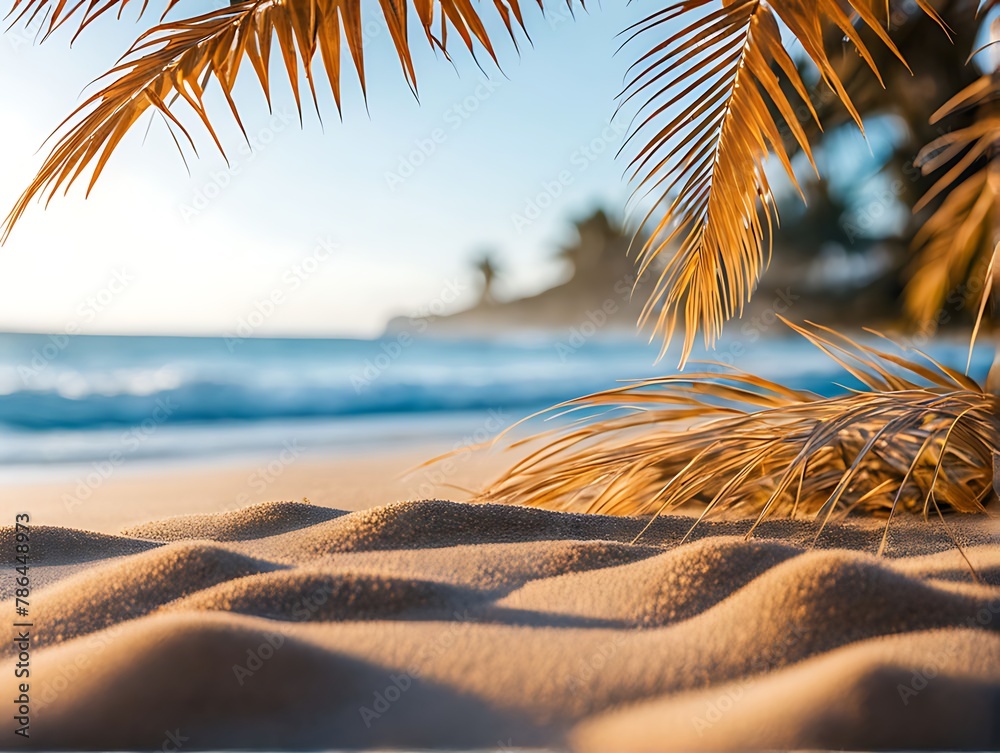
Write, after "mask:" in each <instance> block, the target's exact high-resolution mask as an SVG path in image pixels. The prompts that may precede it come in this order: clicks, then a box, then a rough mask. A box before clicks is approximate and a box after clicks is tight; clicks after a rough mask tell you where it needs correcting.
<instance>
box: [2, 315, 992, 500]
mask: <svg viewBox="0 0 1000 753" xmlns="http://www.w3.org/2000/svg"><path fill="white" fill-rule="evenodd" d="M736 345H738V346H739V347H734V345H733V343H732V342H726V341H724V342H723V344H722V346H721V348H720V349H719V351H718V352H717V353H716V357H721V358H723V359H724V360H727V361H731V362H733V365H735V366H737V367H738V368H740V369H745V370H748V371H753V372H755V373H759V374H761V375H763V376H768V377H771V378H775V379H778V380H780V381H782V382H784V383H785V384H788V385H790V386H794V387H798V388H805V389H812V390H815V391H818V392H821V393H824V394H833V393H835V392H837V391H841V390H843V389H844V388H845V387H847V386H850V385H852V384H853V382H852V381H851V380H850V379H849V378H848V377H847V375H846V374H845V373H844V372H843V371H842V370H841V369H840V368H839V367H837V366H836V365H835V364H833V363H832V362H831V361H830V360H829V359H828V358H827V357H826V356H824V355H823V354H822V353H820V352H819V351H817V350H816V349H815V348H813V347H812V346H810V345H808V344H807V343H805V342H804V341H803V340H801V339H799V338H788V339H775V340H761V341H759V342H756V343H753V344H749V343H742V342H737V343H736ZM930 350H931V352H932V353H933V354H934V355H935V357H937V358H940V359H941V360H943V361H945V362H947V363H949V364H950V365H952V366H955V367H958V368H964V365H965V358H966V351H965V347H964V346H963V345H962V344H961V343H960V342H957V341H956V342H940V343H935V345H934V347H932V348H930ZM657 354H658V349H657V347H656V346H653V345H647V344H645V343H644V342H643V341H640V340H638V339H633V338H624V337H623V338H621V339H601V338H597V337H592V338H590V339H588V338H587V337H585V336H584V335H583V334H581V333H576V335H574V334H573V333H567V336H566V337H565V338H563V339H556V338H553V337H543V336H539V337H537V338H521V339H517V340H514V339H511V340H504V341H490V342H486V341H432V340H413V339H410V338H387V339H381V340H350V339H263V338H261V339H243V340H227V339H225V338H206V337H154V336H150V337H135V336H64V335H51V336H50V335H35V334H0V481H14V480H24V479H33V478H51V477H52V475H53V474H62V473H72V472H74V470H75V469H77V468H79V467H80V466H88V465H91V464H93V463H101V462H107V461H108V460H109V459H113V460H114V461H115V462H116V463H117V464H126V463H127V464H129V465H130V466H131V465H141V464H150V463H160V462H164V461H186V462H209V461H211V462H214V461H216V460H218V459H219V458H226V457H245V456H254V455H260V456H266V455H270V454H273V452H274V451H275V450H280V448H281V447H282V446H284V445H286V444H287V443H288V442H295V443H296V445H297V446H299V447H302V448H303V449H305V450H309V451H332V452H340V453H351V452H366V451H370V450H372V449H375V448H387V447H391V446H393V445H395V444H403V443H412V442H414V441H417V442H426V443H427V444H428V445H436V446H440V445H441V444H445V443H447V442H450V441H452V440H453V439H455V438H461V437H462V436H463V435H469V434H468V433H469V432H473V431H475V429H476V428H477V427H481V426H483V425H484V417H488V416H490V415H491V412H493V413H492V415H495V416H497V415H499V416H502V417H503V420H502V421H499V422H498V421H494V422H493V425H497V424H503V425H509V424H510V423H513V422H514V421H516V420H519V419H520V418H523V417H525V416H528V415H530V414H532V413H534V412H535V411H537V410H540V409H542V408H545V407H548V406H551V405H553V404H555V403H558V402H560V401H563V400H567V399H570V398H573V397H577V396H580V395H583V394H586V393H589V392H593V391H596V390H601V389H605V388H608V387H612V386H614V385H616V384H617V383H619V380H622V379H633V378H642V377H649V376H656V375H662V374H665V373H671V372H674V371H675V370H676V369H675V364H676V362H677V359H676V357H675V356H674V355H672V354H668V356H667V357H666V358H664V359H663V360H662V361H661V362H660V363H659V364H656V363H655V361H656V356H657ZM736 354H738V356H739V357H736ZM991 358H992V351H991V349H989V348H981V349H977V352H976V358H975V359H974V363H973V370H972V372H973V375H974V376H980V377H981V376H983V375H984V374H985V372H986V370H987V369H988V367H989V363H990V361H991ZM689 368H693V367H689Z"/></svg>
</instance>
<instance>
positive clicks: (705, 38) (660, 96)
mask: <svg viewBox="0 0 1000 753" xmlns="http://www.w3.org/2000/svg"><path fill="white" fill-rule="evenodd" d="M917 4H918V5H919V6H920V7H921V8H922V9H923V10H924V11H925V12H926V13H927V14H928V15H930V16H931V17H932V18H934V19H935V20H936V21H937V22H938V23H939V24H940V23H942V22H941V20H940V18H939V17H938V16H937V14H936V12H935V11H934V9H933V8H931V7H930V6H929V5H928V4H927V3H926V2H925V0H919V1H918V3H917ZM882 5H883V4H882V3H878V2H875V0H848V1H846V2H845V1H844V0H768V1H767V2H764V0H724V1H723V2H722V3H719V2H717V0H680V1H679V2H674V3H672V4H670V5H669V6H667V7H666V8H664V9H662V10H659V11H656V12H655V13H653V14H652V15H650V16H649V17H648V18H646V19H645V20H643V21H641V22H640V23H638V24H636V25H635V26H633V27H632V28H631V29H629V30H628V31H629V32H631V34H630V37H629V39H628V41H627V42H626V44H630V43H631V42H633V40H636V39H637V38H648V37H651V36H652V41H653V47H652V49H650V50H649V51H648V52H646V53H645V54H644V55H643V56H642V57H641V58H640V59H639V61H638V62H637V63H635V64H634V65H633V66H632V67H631V68H630V79H629V81H628V82H627V85H626V88H625V90H624V91H623V92H622V100H623V101H622V104H623V105H626V104H628V103H629V102H630V101H631V100H632V99H635V98H638V99H640V101H642V102H643V104H642V105H640V107H639V109H638V112H637V113H636V117H635V119H636V122H637V123H638V125H637V126H636V127H635V129H634V130H633V132H632V133H631V135H630V136H629V141H631V140H636V141H639V142H644V146H642V147H641V148H640V149H639V151H638V154H637V155H636V156H635V157H634V158H633V159H632V161H631V162H630V164H629V171H630V174H631V177H632V179H633V181H634V182H635V184H636V192H637V195H638V196H642V197H644V196H646V195H648V194H650V193H653V194H655V196H656V198H657V199H658V202H657V204H656V205H655V206H654V209H652V210H650V212H649V213H648V214H647V215H646V218H645V220H644V224H647V223H650V217H651V216H652V214H653V211H656V210H657V209H658V207H660V206H662V204H664V203H666V205H667V209H666V212H665V214H664V215H663V216H662V218H661V219H659V220H658V221H657V222H656V223H655V229H654V230H653V231H652V233H651V236H650V238H649V240H648V241H647V242H646V243H645V244H644V246H643V249H642V253H641V259H640V269H641V270H643V271H646V270H647V269H648V267H649V265H650V264H651V263H652V261H653V259H655V258H656V257H658V256H659V255H661V254H666V253H670V254H671V257H670V259H669V261H668V262H667V263H666V265H665V266H664V269H663V271H662V273H661V274H660V276H659V279H658V281H657V283H656V285H655V288H654V290H653V293H652V295H651V297H650V300H649V302H648V304H647V306H646V309H645V311H644V313H643V322H646V321H651V320H652V321H655V330H656V331H657V332H659V333H661V334H662V335H663V337H664V345H663V349H664V352H665V351H666V348H667V346H668V345H669V342H670V338H671V336H672V335H673V333H674V331H675V329H676V328H677V326H678V324H682V325H683V328H684V346H683V350H682V355H681V362H682V363H683V362H684V361H686V359H687V357H688V356H689V354H690V352H691V348H692V347H693V345H694V340H695V336H696V334H697V332H698V331H699V330H702V331H703V334H704V338H705V343H706V345H708V346H709V347H711V346H712V345H713V344H714V342H715V340H716V339H717V337H718V336H719V335H720V334H721V331H722V326H723V324H724V323H725V322H726V321H727V320H729V319H731V318H732V317H733V316H735V315H737V314H738V313H740V312H741V311H742V308H743V305H744V304H745V303H746V301H748V300H749V298H750V296H751V294H752V292H753V289H754V287H755V285H756V283H757V281H758V279H759V278H760V275H761V272H762V271H763V269H764V267H765V265H766V258H765V250H764V248H763V243H764V239H765V236H767V237H768V239H769V238H770V234H769V232H767V233H766V232H765V227H767V229H768V231H769V230H770V227H771V225H772V223H773V222H774V220H775V219H776V216H775V208H774V199H773V196H772V193H771V186H770V184H769V182H768V178H767V175H766V172H765V161H766V160H767V159H768V157H769V156H770V155H773V156H774V157H776V158H777V160H778V162H780V163H781V165H782V167H783V168H784V171H785V173H786V174H787V175H788V177H789V179H790V180H791V181H792V183H793V184H794V185H795V187H796V188H798V183H797V181H796V178H795V174H794V171H793V169H792V165H791V162H790V160H789V158H788V154H787V152H786V150H785V146H784V144H783V139H782V129H781V128H780V127H779V125H778V123H777V122H776V121H775V117H774V115H773V111H777V112H778V113H780V115H781V118H782V119H783V121H784V125H785V127H786V128H787V129H788V131H790V133H791V135H792V136H793V137H794V139H795V141H796V142H797V143H798V145H799V147H800V148H801V149H802V151H803V152H805V154H806V155H807V156H808V158H809V159H810V161H811V160H812V154H811V151H810V147H809V142H808V139H807V137H806V135H805V132H804V131H803V129H802V125H801V123H800V118H801V119H802V120H807V119H809V118H812V119H814V120H815V119H816V118H817V116H816V111H815V110H814V109H813V106H812V103H811V102H810V101H809V97H808V93H807V91H806V88H805V86H804V84H803V82H802V80H801V78H800V76H799V73H798V71H797V70H796V66H795V64H794V62H793V61H792V59H791V58H790V56H789V55H788V53H787V51H786V49H785V47H784V46H783V44H782V39H781V30H780V27H779V25H778V20H779V19H780V21H781V22H783V23H784V25H785V27H786V28H787V30H788V31H789V32H790V33H791V35H792V36H793V37H794V38H795V40H796V41H797V42H798V43H799V44H800V45H801V46H802V49H803V51H804V52H805V53H806V55H808V57H809V58H810V59H811V60H812V62H813V63H814V64H815V66H816V67H817V69H818V70H819V74H820V76H821V77H822V79H823V80H824V81H825V82H826V84H827V85H828V86H829V87H830V88H831V89H832V90H833V91H834V92H835V93H836V95H837V97H838V98H839V99H840V101H841V102H842V103H843V104H844V106H845V107H846V108H847V110H848V112H849V113H850V115H851V117H852V118H853V119H854V121H855V122H856V123H857V124H858V126H859V127H862V123H861V116H860V114H859V113H858V112H857V110H856V109H855V108H854V105H853V104H852V103H851V98H850V96H849V95H848V93H847V91H846V90H845V88H844V86H843V84H842V82H841V80H840V77H839V76H838V74H837V72H836V70H835V68H834V66H833V64H832V63H831V60H830V56H829V54H828V53H827V51H826V49H825V47H824V40H823V33H822V32H823V27H824V25H828V24H832V25H833V26H834V27H835V28H838V29H840V30H841V31H842V32H843V34H844V38H845V39H846V40H849V41H850V42H851V44H853V45H854V48H855V49H856V50H857V52H858V54H859V55H860V56H861V57H862V58H863V59H864V60H865V61H866V63H867V64H868V65H869V66H870V67H871V68H872V71H873V72H874V73H875V75H876V76H878V75H879V72H878V70H877V67H876V66H875V64H874V61H873V59H872V56H871V54H870V53H869V51H868V49H867V48H866V46H865V44H864V43H863V41H862V40H861V37H860V36H859V34H858V29H857V28H856V25H864V26H867V27H868V28H870V29H872V30H873V31H874V32H875V33H876V34H877V35H878V36H879V38H880V39H881V40H882V41H883V43H884V44H885V45H886V46H887V47H888V48H889V49H890V50H892V52H893V53H895V54H896V55H897V57H898V56H899V53H898V50H896V48H895V46H894V45H893V43H892V40H891V39H890V38H889V36H888V35H887V33H886V32H885V30H884V29H883V28H882V26H881V23H880V20H879V11H878V10H877V9H879V8H881V6H882ZM692 16H693V17H695V18H694V20H692V21H691V22H689V23H688V24H687V25H686V26H685V27H684V28H683V29H682V30H681V31H679V32H677V33H675V34H672V35H670V36H669V37H667V38H665V39H664V34H663V33H661V32H662V29H663V25H664V24H667V23H669V22H671V21H674V20H675V19H679V18H687V17H692ZM654 32H655V33H656V34H655V36H653V35H654ZM779 72H780V74H783V75H784V77H785V78H786V79H787V81H788V83H789V84H790V87H791V89H793V90H794V91H795V92H796V93H797V95H798V97H799V98H801V100H802V106H804V108H805V109H804V110H799V111H797V110H796V108H795V106H793V104H792V103H791V102H790V101H789V99H788V98H787V96H786V94H785V90H783V89H782V86H781V80H780V78H779V75H780V74H779ZM880 80H881V79H880ZM772 107H773V111H772ZM800 193H801V191H800ZM758 210H760V213H758ZM761 215H763V220H762V219H761ZM767 255H769V252H767Z"/></svg>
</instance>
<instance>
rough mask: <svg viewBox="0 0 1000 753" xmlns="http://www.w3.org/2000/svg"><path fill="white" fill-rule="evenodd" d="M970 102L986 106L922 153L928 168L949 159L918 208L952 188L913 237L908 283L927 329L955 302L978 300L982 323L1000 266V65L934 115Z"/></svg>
mask: <svg viewBox="0 0 1000 753" xmlns="http://www.w3.org/2000/svg"><path fill="white" fill-rule="evenodd" d="M970 108H978V117H977V118H976V121H975V122H974V123H973V124H972V125H970V126H968V127H966V128H961V129H958V130H956V131H952V132H950V133H946V134H944V135H943V136H941V137H939V138H937V139H935V140H934V141H932V142H931V143H930V144H928V145H927V146H925V147H924V148H923V149H922V150H921V151H920V153H919V154H918V155H917V159H916V160H915V164H917V165H918V166H920V167H921V169H922V170H923V172H924V174H928V173H931V172H934V171H935V170H938V169H941V168H943V167H945V166H948V170H947V172H945V173H944V175H942V176H941V178H940V179H938V181H937V182H936V183H935V184H934V185H933V186H931V188H930V189H929V190H928V191H927V193H926V194H924V196H923V198H921V199H920V201H919V202H918V203H917V204H916V205H915V206H914V208H913V211H914V212H919V211H921V210H922V209H924V208H926V207H927V206H928V205H930V204H931V203H932V202H933V201H935V200H937V199H938V198H940V197H941V196H942V194H943V195H944V198H943V200H942V201H941V202H940V205H939V206H938V208H937V209H936V210H935V212H934V214H932V215H931V217H930V218H929V219H928V220H927V222H926V223H925V224H924V225H923V227H921V228H920V230H919V231H918V232H917V234H916V235H915V236H914V238H913V247H914V248H915V249H916V250H917V256H916V259H915V260H914V270H915V271H914V272H913V276H912V277H911V279H910V282H909V283H908V285H907V287H906V291H905V305H906V311H907V313H908V314H909V315H910V316H911V317H912V318H913V319H915V320H916V321H917V322H918V323H920V324H921V325H922V326H923V327H924V328H926V329H931V328H933V324H934V323H935V322H936V320H937V317H938V312H939V311H941V310H942V308H943V307H944V305H945V304H946V302H950V303H954V304H959V305H965V304H966V303H971V304H972V305H977V304H978V311H979V315H978V318H977V320H976V331H978V328H979V323H980V321H981V319H982V316H983V312H984V311H985V307H986V303H987V301H988V300H989V295H990V291H991V289H992V287H993V282H994V278H995V273H996V272H997V271H1000V269H998V263H997V256H998V254H1000V159H998V156H1000V71H994V72H993V73H992V74H986V75H984V76H982V77H981V78H979V79H978V80H976V81H975V82H974V83H973V84H971V85H970V86H968V87H966V88H965V89H963V90H962V91H961V92H959V93H958V94H956V95H955V96H954V97H952V98H951V99H950V100H948V101H947V102H946V103H945V104H944V105H942V106H941V108H940V109H938V111H937V112H935V113H934V115H933V116H932V117H931V123H937V122H939V121H941V120H942V119H944V118H946V117H948V116H949V115H953V114H955V113H957V112H959V111H961V110H967V109H970ZM951 296H956V297H955V299H954V300H952V301H949V298H950V297H951ZM972 339H973V342H974V341H975V332H974V333H973V337H972Z"/></svg>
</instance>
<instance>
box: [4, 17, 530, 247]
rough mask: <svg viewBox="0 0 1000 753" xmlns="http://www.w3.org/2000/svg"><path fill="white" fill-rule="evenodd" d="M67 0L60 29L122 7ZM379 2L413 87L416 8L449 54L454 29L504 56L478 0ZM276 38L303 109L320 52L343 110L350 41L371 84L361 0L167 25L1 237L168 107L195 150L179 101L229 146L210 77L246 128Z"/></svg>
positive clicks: (118, 75) (95, 170)
mask: <svg viewBox="0 0 1000 753" xmlns="http://www.w3.org/2000/svg"><path fill="white" fill-rule="evenodd" d="M21 2H22V3H23V5H22V6H21V11H22V13H28V12H29V11H30V12H31V13H37V12H39V11H40V10H41V9H42V8H45V7H48V6H49V5H50V0H49V1H47V0H21ZM126 2H127V0H120V2H119V3H118V5H119V7H120V8H123V7H124V5H125V3H126ZM65 3H66V0H59V1H58V2H57V3H56V4H55V6H54V10H52V13H51V20H50V25H52V24H54V25H55V27H58V25H59V24H61V23H64V22H65V21H66V20H67V19H68V18H69V17H71V16H72V15H74V14H75V13H77V12H78V11H81V9H82V12H83V18H84V20H83V23H82V26H85V25H86V24H87V23H89V21H90V20H92V19H93V18H95V17H96V16H97V15H100V14H101V13H103V12H105V11H107V10H108V9H109V8H111V7H112V6H114V5H116V3H114V2H111V0H104V2H103V3H102V2H89V4H86V7H84V5H85V3H84V2H78V3H77V5H74V6H72V7H71V8H69V9H68V10H67V9H66V6H65ZM175 3H176V0H171V2H170V3H169V4H168V7H167V10H168V11H169V10H170V9H171V8H172V7H173V6H174V4H175ZM539 4H541V0H539ZM379 5H380V7H381V11H382V14H383V16H384V17H385V20H386V23H387V26H388V28H389V32H390V35H391V37H392V40H393V43H394V46H395V49H396V53H397V55H398V57H399V61H400V65H401V67H402V69H403V73H404V75H405V77H406V80H407V82H408V83H409V85H410V87H411V88H412V89H413V90H414V92H416V88H417V80H416V73H415V70H414V66H413V59H412V55H411V46H412V42H413V40H412V39H411V34H410V30H409V27H408V12H409V9H410V7H411V6H412V9H413V11H414V12H415V13H416V18H417V20H418V21H419V25H420V28H421V29H422V30H423V36H424V37H425V38H426V41H427V42H428V43H430V44H431V45H432V46H433V47H434V48H435V49H438V50H440V51H441V52H442V53H443V54H444V55H445V56H447V55H448V54H449V50H450V47H449V45H448V41H447V40H448V32H449V30H450V31H452V32H454V33H456V34H457V35H458V37H459V39H460V40H461V42H460V44H461V45H462V46H463V47H465V48H466V49H468V50H469V51H470V52H472V53H473V54H474V55H475V53H476V51H477V50H485V52H486V54H487V55H489V57H490V58H491V59H493V60H494V61H495V60H496V52H495V50H494V47H493V43H492V41H491V40H490V38H489V35H488V34H487V31H486V28H485V26H484V24H483V20H482V18H480V15H479V12H478V11H477V10H476V9H475V7H474V6H473V5H472V3H471V0H379ZM492 6H493V7H494V8H495V9H496V11H497V12H498V13H499V15H500V17H501V19H502V20H503V23H504V25H505V27H506V29H507V32H508V33H509V34H510V36H511V38H512V39H515V34H516V29H517V28H518V27H520V28H521V29H522V30H523V15H522V10H521V6H520V0H493V2H492ZM15 7H17V6H15ZM143 8H145V4H144V5H143ZM82 26H81V28H82ZM274 41H276V42H277V53H278V57H279V58H280V60H281V68H282V69H283V72H284V75H286V76H287V78H288V80H289V82H290V83H291V87H292V93H293V96H294V98H295V103H296V106H297V107H298V109H299V113H300V116H301V111H302V95H301V92H300V70H301V71H302V72H303V73H304V76H305V79H306V83H307V85H308V87H309V92H310V95H311V97H312V99H313V102H314V104H316V80H315V77H314V61H315V59H316V57H317V54H318V57H319V58H320V59H321V61H322V65H323V68H324V70H325V73H326V77H327V80H328V82H329V86H330V87H331V90H332V92H333V96H334V100H335V101H336V104H337V108H338V110H339V109H340V107H341V89H340V87H341V78H342V74H341V45H342V43H343V42H346V46H347V50H348V51H349V53H350V56H351V60H352V62H353V65H354V69H355V72H356V73H357V76H358V79H359V81H360V84H361V88H362V91H364V90H365V67H364V50H363V47H362V17H361V2H360V0H246V1H245V2H238V3H234V4H232V5H230V6H228V7H225V8H220V9H218V10H214V11H211V12H209V13H205V14H202V15H199V16H196V17H194V18H187V19H183V20H179V21H172V22H168V23H161V24H159V25H157V26H156V27H155V28H153V29H151V30H149V31H148V32H146V33H145V34H143V35H142V36H141V37H140V38H139V39H138V40H137V41H136V42H135V44H134V45H133V46H132V48H131V49H130V50H129V51H128V52H127V53H126V54H125V56H124V57H123V58H122V60H121V62H119V64H118V65H116V66H115V67H114V68H112V69H111V71H109V72H108V73H107V74H106V75H105V76H104V77H102V79H100V81H102V87H101V89H100V90H99V91H97V92H96V93H95V94H93V95H92V96H90V97H89V98H88V99H87V100H86V101H84V103H83V104H82V105H80V107H78V108H77V109H76V110H75V111H74V112H73V113H72V114H71V115H70V116H69V117H68V118H67V119H66V120H65V121H64V122H63V123H62V124H61V125H60V126H59V128H57V130H56V133H55V134H53V138H55V139H56V140H55V143H54V145H53V146H52V149H51V151H50V153H49V155H48V156H47V158H46V159H45V161H44V163H43V164H42V167H41V169H40V170H39V172H38V174H37V176H36V177H35V178H34V180H32V182H31V183H30V185H29V186H28V187H27V189H26V190H25V191H24V193H23V194H22V195H21V197H20V198H19V199H18V201H17V203H16V204H15V206H14V208H13V209H12V210H11V212H10V214H9V215H8V216H7V218H6V221H5V225H4V232H3V236H2V239H0V241H2V240H6V238H7V237H8V236H9V234H10V231H11V228H12V227H13V225H14V223H15V222H17V220H18V219H19V218H20V217H21V216H22V215H23V213H24V212H25V210H26V209H27V207H28V205H29V204H30V203H31V201H32V200H33V199H35V198H36V197H42V196H44V198H45V200H46V202H48V201H50V200H51V199H52V197H53V196H54V195H55V194H56V193H57V192H58V191H59V190H60V189H61V190H63V191H66V190H68V189H69V187H70V186H71V185H72V184H73V183H74V182H75V181H76V180H78V179H79V178H80V176H81V175H82V174H84V172H85V171H86V170H87V169H88V168H92V169H91V174H90V180H89V184H88V188H87V193H88V194H89V192H90V189H92V188H93V186H94V183H95V182H96V180H97V179H98V177H99V176H100V174H101V172H102V170H103V169H104V167H105V165H106V164H107V161H108V159H109V158H110V156H111V154H112V153H113V152H114V150H115V148H116V147H117V146H118V144H119V143H120V142H121V140H122V138H123V137H124V136H125V134H126V133H127V132H128V131H129V130H130V129H131V128H132V126H134V125H135V123H136V122H137V121H138V120H139V119H140V118H141V117H142V116H143V115H144V114H146V113H147V112H149V111H158V112H160V113H161V114H162V115H163V116H164V118H165V120H166V121H167V123H168V125H169V126H171V127H172V129H176V131H177V132H179V133H180V135H181V139H183V140H184V141H186V142H188V143H189V144H190V145H191V146H192V148H193V147H194V139H193V138H192V136H191V134H190V133H188V131H187V130H186V129H185V127H184V126H183V125H182V124H181V122H180V120H179V119H178V118H177V116H176V115H175V114H174V112H173V106H174V102H175V101H176V100H178V99H179V100H183V101H184V103H186V104H187V105H188V106H190V108H191V109H192V110H193V111H194V113H195V114H196V115H197V117H198V119H199V120H200V121H201V122H202V124H203V125H204V126H205V128H206V129H207V130H208V132H209V134H210V136H211V138H212V139H213V141H214V142H215V144H216V146H217V147H218V148H219V149H220V150H222V144H221V142H220V141H219V139H218V137H217V135H216V132H215V129H214V128H213V126H212V119H211V117H210V114H209V112H208V111H207V109H206V107H205V103H204V99H203V96H204V90H205V87H206V85H207V84H208V82H210V81H212V80H214V81H215V82H216V83H217V84H218V85H219V87H220V88H221V90H222V93H223V95H224V96H225V98H226V101H227V102H228V104H229V107H230V110H231V111H232V114H233V116H234V117H235V118H236V121H237V123H238V124H239V126H240V128H241V129H242V128H243V125H242V122H241V120H240V115H239V111H238V109H237V106H236V103H235V101H234V99H233V96H232V92H233V88H234V86H235V83H236V79H237V75H238V73H239V70H240V66H241V65H242V63H243V62H244V61H248V62H249V64H250V66H251V68H252V69H253V72H254V74H255V75H256V77H257V80H258V82H259V83H260V86H261V88H262V89H263V91H264V94H265V96H267V98H268V101H269V102H270V79H271V75H272V68H271V63H272V60H271V58H272V56H271V48H272V43H273V42H274ZM515 44H516V39H515ZM105 82H106V83H105ZM317 109H318V105H317ZM244 135H245V131H244ZM175 139H176V136H175ZM181 139H177V140H178V141H180V140H181ZM223 153H224V152H223Z"/></svg>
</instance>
